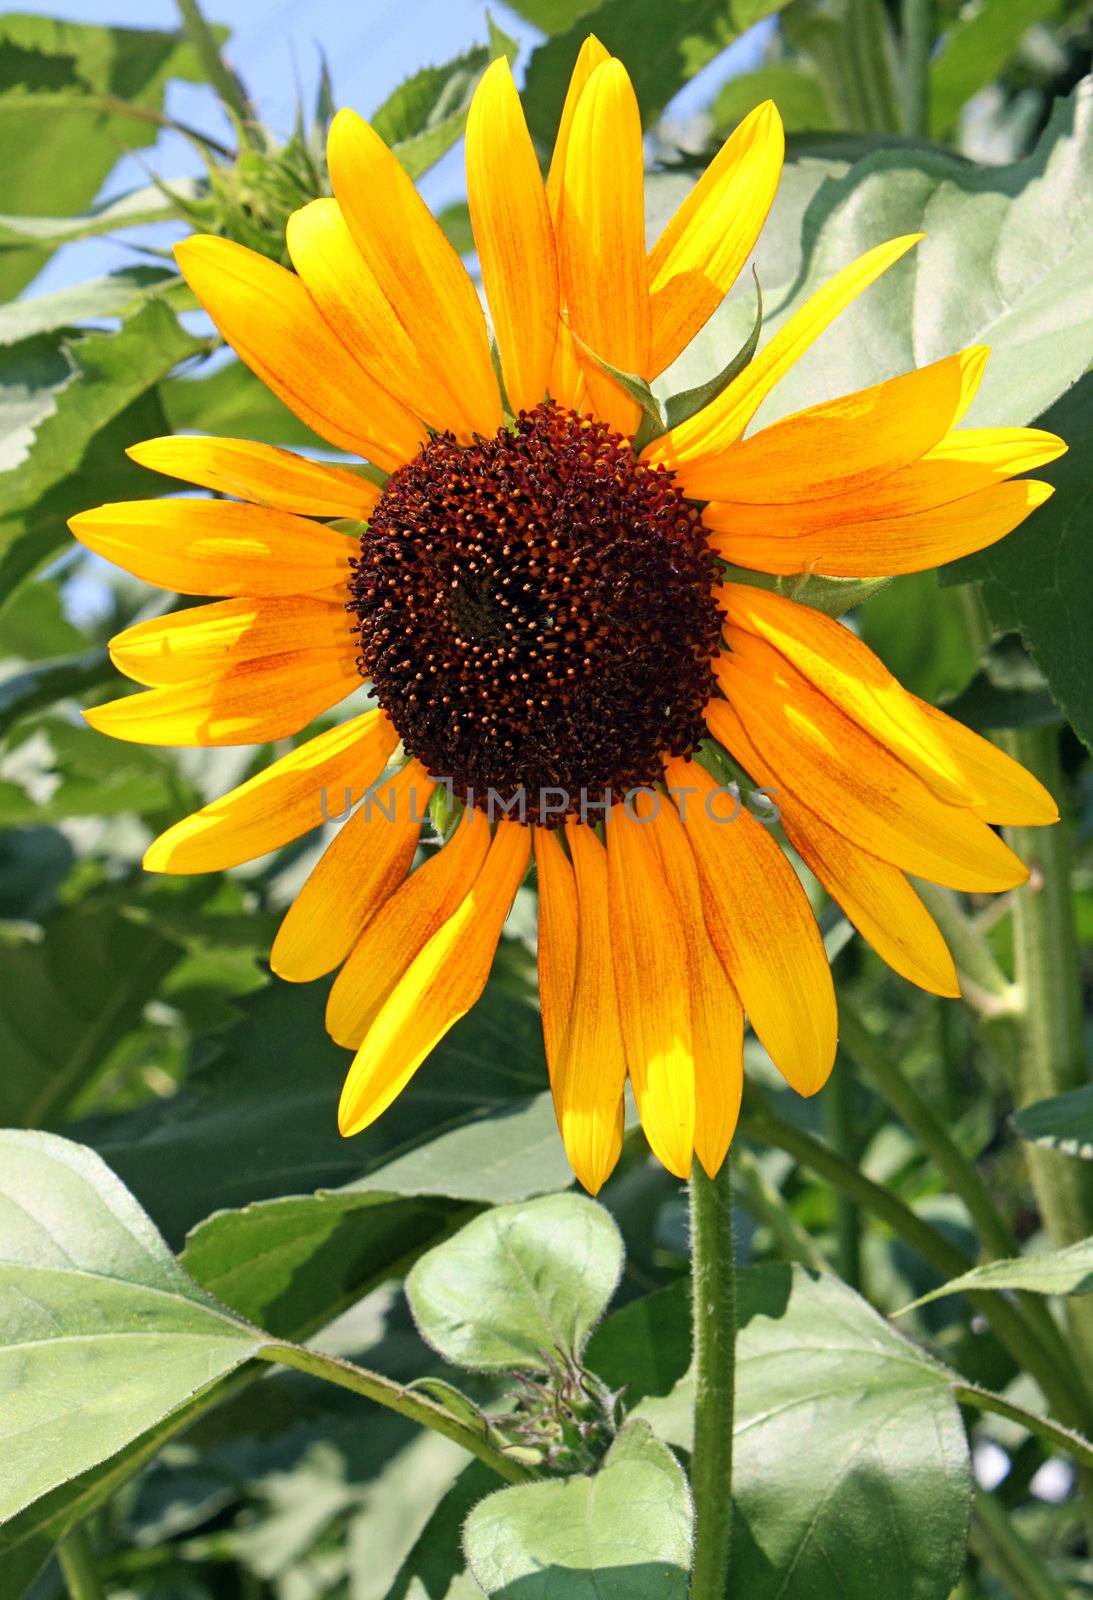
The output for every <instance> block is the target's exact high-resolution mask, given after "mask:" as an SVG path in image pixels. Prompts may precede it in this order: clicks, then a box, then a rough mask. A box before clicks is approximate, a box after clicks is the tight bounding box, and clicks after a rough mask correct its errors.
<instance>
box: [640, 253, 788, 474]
mask: <svg viewBox="0 0 1093 1600" xmlns="http://www.w3.org/2000/svg"><path fill="white" fill-rule="evenodd" d="M751 271H752V277H753V278H754V279H755V322H754V324H753V325H752V330H751V332H750V333H749V334H748V337H747V338H746V339H745V340H744V343H743V344H742V345H741V346H740V348H739V350H738V351H737V352H736V354H735V355H734V356H733V357H732V359H731V361H728V362H726V364H725V366H723V367H722V368H721V371H720V372H718V373H716V374H715V375H714V376H713V377H712V378H708V379H707V380H706V382H705V383H699V384H696V385H695V387H694V388H693V389H684V390H683V391H682V393H680V394H674V395H672V397H671V398H670V399H669V400H666V401H665V403H664V419H665V422H664V425H665V430H668V429H670V428H677V427H678V426H679V424H680V423H681V422H687V421H689V420H690V418H691V417H694V416H697V415H698V413H699V412H700V411H701V410H703V409H704V407H706V406H708V405H709V404H710V403H711V401H713V400H716V399H717V397H718V395H719V394H721V393H722V392H723V391H724V390H725V389H727V388H728V386H729V384H730V383H733V382H734V381H735V380H736V379H737V378H738V377H739V376H740V374H741V373H742V372H743V370H744V368H745V367H746V366H747V365H748V364H749V362H750V361H751V359H752V357H753V356H754V355H755V352H756V350H757V349H758V346H759V335H760V333H761V332H762V331H763V286H762V284H761V283H760V282H759V274H758V272H757V271H756V270H755V268H754V267H752V269H751ZM654 437H655V435H654ZM634 442H635V444H636V443H637V440H635V441H634ZM643 442H644V443H645V444H648V442H649V441H648V440H645V441H643Z"/></svg>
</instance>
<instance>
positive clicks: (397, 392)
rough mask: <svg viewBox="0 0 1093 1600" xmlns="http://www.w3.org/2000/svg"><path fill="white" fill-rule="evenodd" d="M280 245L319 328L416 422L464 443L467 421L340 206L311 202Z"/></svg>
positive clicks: (293, 218) (467, 434)
mask: <svg viewBox="0 0 1093 1600" xmlns="http://www.w3.org/2000/svg"><path fill="white" fill-rule="evenodd" d="M285 238H286V240H287V243H288V250H289V255H290V256H291V257H292V265H293V266H294V267H295V268H296V271H297V272H298V273H299V274H300V277H301V278H302V279H303V281H304V283H305V284H306V286H307V290H308V293H309V294H310V295H311V298H312V299H313V300H314V302H315V304H316V305H317V306H318V308H319V311H320V313H321V315H322V317H323V320H324V321H325V322H326V323H327V324H328V326H329V327H330V329H331V331H332V332H333V333H334V334H335V336H336V337H337V339H338V340H339V341H340V343H342V344H343V345H344V346H345V348H346V349H347V350H351V351H352V352H353V355H354V357H355V359H356V360H357V361H358V362H359V363H360V365H361V366H362V367H364V368H365V369H366V371H368V372H369V373H371V375H372V377H373V378H374V379H375V381H376V382H377V383H379V384H382V386H383V387H384V388H385V389H386V390H387V392H388V393H389V394H392V395H394V397H395V398H396V399H397V400H399V401H401V403H402V404H403V405H404V406H405V407H406V409H407V410H408V411H410V412H412V413H413V415H414V416H415V417H420V418H421V419H422V421H424V422H427V423H429V425H430V426H431V427H433V428H436V429H438V430H441V431H442V430H444V429H445V428H450V429H451V430H452V431H453V432H454V433H456V434H458V435H460V436H461V437H463V438H465V439H469V438H470V436H471V420H470V419H469V417H468V416H467V414H466V412H465V410H464V408H463V406H462V405H461V404H460V402H459V401H458V400H457V399H455V398H454V397H453V396H452V395H450V394H449V393H448V392H447V390H446V389H445V387H444V385H443V384H442V383H441V382H439V380H438V379H437V376H436V374H435V372H434V370H433V366H432V361H431V359H430V358H429V357H428V356H426V355H424V354H423V353H422V351H421V349H420V348H419V346H418V345H417V344H416V343H415V340H414V337H413V332H412V330H410V331H408V330H407V329H406V328H404V327H403V325H402V323H401V322H400V321H399V319H398V317H397V316H396V315H395V312H394V309H393V308H392V306H391V303H390V301H389V300H388V299H387V296H386V295H385V294H384V292H383V290H382V289H381V288H380V286H379V284H378V282H377V281H376V277H375V274H374V273H373V272H372V270H371V268H370V267H369V266H368V264H367V262H366V261H365V259H364V257H363V256H362V255H361V253H360V251H359V250H358V249H357V246H356V244H355V242H354V239H353V235H352V234H351V233H350V231H349V228H348V225H347V224H346V221H345V218H344V216H343V215H342V210H341V207H340V206H339V205H338V202H337V201H336V200H330V199H324V200H313V201H311V203H310V204H309V205H306V206H303V207H302V208H301V209H300V210H299V211H294V212H293V214H292V216H291V217H289V219H288V227H287V229H286V232H285Z"/></svg>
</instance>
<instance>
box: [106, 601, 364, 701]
mask: <svg viewBox="0 0 1093 1600" xmlns="http://www.w3.org/2000/svg"><path fill="white" fill-rule="evenodd" d="M300 646H303V647H304V648H305V649H307V650H318V649H321V650H332V651H341V652H343V653H344V654H345V657H346V660H347V661H350V660H355V658H356V654H357V648H358V647H357V645H356V644H355V642H354V641H353V638H352V635H351V634H350V631H349V621H348V618H347V617H346V614H345V606H344V604H341V605H338V604H336V603H335V602H333V601H330V600H318V599H315V598H313V597H312V596H310V595H292V596H288V597H286V598H283V599H272V600H217V601H214V602H213V604H212V605H208V606H191V607H190V608H189V609H188V610H186V611H175V612H172V613H171V614H170V615H169V616H165V617H151V618H150V619H149V620H148V621H147V622H138V623H135V624H134V626H133V627H131V628H126V629H125V631H124V632H123V633H117V634H115V635H114V637H113V638H112V639H111V641H110V644H109V650H110V658H111V660H112V661H113V663H114V665H115V666H116V667H117V668H118V670H119V671H120V672H124V673H125V675H126V677H127V678H132V679H133V680H134V681H135V682H136V683H143V684H147V685H149V686H150V687H159V686H162V685H164V684H170V683H186V682H189V681H192V680H194V679H201V678H211V677H215V676H216V675H217V674H218V673H222V672H223V671H224V670H225V669H226V668H228V667H234V666H237V665H238V664H239V662H241V661H256V660H258V659H260V658H261V657H263V656H279V655H286V654H289V653H291V652H293V651H298V650H299V648H300Z"/></svg>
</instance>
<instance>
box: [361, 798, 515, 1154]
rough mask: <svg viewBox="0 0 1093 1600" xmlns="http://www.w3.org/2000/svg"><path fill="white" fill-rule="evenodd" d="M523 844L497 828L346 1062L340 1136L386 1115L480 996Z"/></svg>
mask: <svg viewBox="0 0 1093 1600" xmlns="http://www.w3.org/2000/svg"><path fill="white" fill-rule="evenodd" d="M530 840H531V836H530V832H529V830H528V829H527V828H525V827H523V826H521V824H520V823H517V822H500V823H498V825H497V831H496V833H495V834H494V837H493V843H492V844H491V845H490V849H489V854H488V855H487V856H486V859H485V862H484V863H483V866H482V869H481V871H480V872H479V874H478V877H477V878H476V879H475V882H474V887H473V888H472V889H471V891H470V893H469V894H468V895H467V896H466V898H465V899H464V900H463V902H462V904H461V905H460V906H459V909H458V910H457V911H456V912H455V913H454V915H452V916H451V917H449V918H448V920H447V922H445V923H443V924H442V926H441V927H440V928H438V930H437V931H436V933H434V934H433V936H432V938H431V939H430V940H429V942H428V943H427V944H426V945H425V947H424V948H423V949H422V950H421V951H420V952H419V953H418V955H417V956H415V958H414V960H413V961H412V962H411V963H410V966H409V969H408V970H407V972H406V974H405V976H404V977H403V978H402V979H401V980H400V982H399V983H398V984H397V985H396V987H395V988H394V990H393V991H392V993H391V995H390V996H389V998H388V999H387V1001H386V1002H385V1004H384V1005H383V1008H382V1009H381V1011H380V1013H379V1015H378V1017H377V1018H376V1020H375V1022H374V1023H373V1024H372V1027H371V1028H370V1029H369V1031H368V1037H367V1038H366V1039H365V1041H364V1043H363V1044H362V1045H361V1047H360V1049H359V1050H358V1052H357V1054H356V1056H355V1058H354V1060H353V1065H352V1066H351V1067H350V1069H349V1076H348V1077H347V1078H346V1080H345V1086H344V1088H343V1089H342V1097H341V1103H340V1105H339V1106H338V1127H339V1128H340V1129H341V1131H342V1133H343V1134H345V1135H347V1136H348V1135H350V1134H353V1133H359V1132H360V1131H361V1129H362V1128H366V1127H367V1126H368V1124H369V1123H370V1122H374V1121H375V1119H376V1118H377V1117H378V1116H379V1115H380V1113H381V1112H383V1111H386V1109H387V1107H388V1106H389V1105H390V1104H391V1102H392V1100H394V1099H395V1097H396V1095H398V1094H399V1093H400V1092H401V1090H402V1089H403V1088H404V1087H405V1086H406V1084H407V1083H408V1082H409V1080H410V1078H412V1077H413V1075H414V1073H415V1072H416V1071H417V1069H418V1067H419V1066H420V1065H421V1063H422V1062H423V1061H424V1060H425V1057H426V1056H427V1055H428V1054H429V1052H430V1051H431V1050H433V1049H435V1047H436V1046H437V1045H438V1044H439V1043H440V1041H441V1039H443V1037H444V1035H445V1034H446V1033H447V1032H448V1029H449V1028H451V1027H452V1026H453V1024H454V1023H456V1022H458V1021H459V1019H460V1017H462V1016H465V1015H466V1013H467V1012H468V1011H469V1010H470V1009H471V1007H472V1006H473V1005H474V1003H475V1001H476V1000H477V999H478V998H479V996H480V995H481V993H482V991H483V989H484V988H485V987H486V980H487V978H488V977H489V975H490V966H491V965H492V962H493V955H494V951H495V950H496V948H497V941H498V940H499V939H500V937H501V930H502V928H503V927H504V924H505V918H506V917H507V916H508V913H509V907H510V906H511V905H512V901H513V897H514V896H515V894H516V891H517V889H518V888H519V887H520V883H521V881H522V879H523V876H524V873H525V872H526V871H527V864H528V854H529V850H530Z"/></svg>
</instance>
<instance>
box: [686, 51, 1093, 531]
mask: <svg viewBox="0 0 1093 1600" xmlns="http://www.w3.org/2000/svg"><path fill="white" fill-rule="evenodd" d="M1091 163H1093V82H1090V81H1088V80H1087V81H1086V83H1084V84H1083V85H1082V86H1080V87H1079V88H1078V89H1077V90H1076V91H1075V92H1074V94H1072V95H1071V96H1070V98H1069V99H1067V100H1065V101H1061V102H1059V103H1058V105H1057V106H1056V108H1055V112H1054V114H1053V116H1052V119H1051V122H1050V123H1049V125H1048V127H1047V128H1046V129H1045V130H1044V133H1043V134H1042V136H1041V138H1040V141H1039V144H1038V145H1037V147H1036V149H1035V151H1034V152H1033V153H1032V155H1031V156H1030V157H1029V158H1028V160H1027V161H1023V162H1019V163H1017V164H1016V165H1014V166H1009V167H978V166H973V165H972V164H971V163H969V162H966V161H962V160H961V159H960V158H959V157H957V156H954V155H949V154H947V153H946V152H944V151H941V150H937V151H933V152H930V151H925V150H921V149H918V148H915V147H908V148H900V149H887V150H882V151H878V152H876V153H874V154H872V155H868V156H866V157H865V158H864V159H863V160H861V161H859V162H856V163H855V165H854V166H852V167H851V168H850V169H849V170H848V171H846V172H845V174H844V175H843V176H842V177H834V178H830V179H828V180H827V181H825V182H824V183H822V184H821V185H820V186H819V188H818V189H817V190H816V192H815V194H814V195H813V197H812V200H811V202H810V204H809V205H808V208H807V211H806V213H805V220H804V227H803V239H804V260H803V265H802V269H801V271H800V272H799V273H798V274H797V276H796V278H794V279H793V280H792V281H787V278H786V276H785V275H784V274H782V275H780V276H770V275H768V273H767V272H766V270H765V268H764V264H763V261H762V260H760V263H759V270H760V272H762V273H763V282H764V284H766V285H768V288H767V291H766V299H767V303H768V312H767V319H766V325H765V327H766V332H765V335H764V342H766V341H768V340H769V338H770V337H771V336H772V335H773V334H774V333H776V332H777V330H778V329H779V328H781V327H783V326H784V325H785V322H786V319H787V317H788V316H789V315H790V314H791V313H792V312H793V311H794V310H796V309H797V308H798V307H799V306H800V305H801V304H802V302H803V301H804V300H805V299H806V298H807V296H808V295H810V294H812V293H813V292H814V291H815V290H816V289H818V288H820V287H821V286H822V285H823V284H824V283H826V282H827V281H828V280H829V279H830V278H831V277H832V276H833V274H834V273H835V272H836V271H837V270H838V269H840V268H841V267H843V266H845V265H846V264H847V263H848V262H849V261H851V260H853V259H854V258H855V257H856V256H858V255H860V254H862V253H863V252H864V251H866V250H868V249H870V248H872V247H873V246H874V245H877V244H879V243H880V242H882V241H883V240H885V239H890V238H894V237H896V236H897V235H899V234H904V233H912V232H917V231H924V232H925V234H926V237H925V238H924V239H923V240H922V241H921V242H920V243H919V244H918V245H916V246H915V248H914V249H913V250H912V251H911V252H909V254H908V255H907V256H906V257H905V258H904V259H903V260H902V261H900V262H898V263H897V264H896V265H895V266H894V267H892V268H890V269H889V271H888V272H886V273H885V274H884V275H883V277H881V278H880V279H879V280H878V281H877V282H876V283H875V284H873V285H871V287H870V288H869V289H867V290H866V291H865V293H864V294H862V295H861V296H860V297H859V299H858V300H856V301H855V302H854V304H853V305H852V306H850V307H849V308H848V309H847V310H846V311H844V312H843V313H842V314H841V316H840V317H839V318H838V319H837V321H836V322H835V323H834V324H833V326H832V327H831V329H830V330H829V331H828V332H826V333H825V334H824V335H823V336H822V337H821V338H820V339H818V340H817V341H816V343H815V344H814V345H813V346H812V347H811V348H810V349H809V350H808V351H806V352H805V354H804V355H803V356H802V357H801V359H800V361H798V362H797V363H796V365H795V366H794V367H793V368H792V369H791V370H790V372H788V373H787V374H786V376H785V377H784V378H783V379H782V380H781V381H780V382H779V383H778V384H777V385H776V387H775V389H774V391H773V393H772V394H771V395H770V397H769V398H768V400H767V401H766V402H765V404H764V405H763V406H762V408H761V409H760V412H759V415H758V418H757V423H756V425H757V426H764V425H766V424H767V423H769V422H773V421H775V420H777V419H778V418H780V417H784V416H788V415H789V414H790V413H792V412H795V411H799V410H801V409H802V408H803V407H805V406H810V405H815V404H817V403H819V402H820V401H823V400H828V399H830V398H831V397H832V396H833V395H841V394H848V393H850V392H851V391H853V390H856V389H860V388H863V387H866V386H867V385H869V384H872V383H877V382H879V381H881V380H883V379H885V378H890V377H893V376H895V375H896V374H898V373H900V372H906V371H909V370H910V369H912V368H914V367H917V366H922V365H925V364H926V363H927V362H931V361H935V360H939V359H940V358H942V357H944V356H947V355H950V354H952V352H953V351H956V350H960V349H962V348H964V347H965V346H967V345H971V344H976V343H984V344H988V345H990V346H991V347H992V352H993V353H992V355H991V359H990V361H989V363H988V365H987V372H986V377H985V378H984V380H983V385H982V388H981V389H980V392H979V394H978V395H977V397H976V399H975V400H974V401H973V403H972V406H971V408H970V410H969V412H968V416H967V423H968V425H969V426H972V427H976V426H978V427H991V426H1015V425H1018V424H1021V423H1027V422H1031V421H1032V420H1033V419H1034V418H1036V417H1039V416H1040V414H1041V413H1042V412H1043V411H1044V410H1045V409H1046V408H1047V407H1048V406H1049V405H1051V404H1052V402H1053V401H1055V400H1056V399H1057V398H1058V397H1059V396H1060V395H1061V394H1063V393H1064V392H1065V391H1066V390H1067V389H1068V388H1069V387H1070V385H1071V384H1072V383H1073V382H1074V381H1075V379H1077V378H1078V377H1079V376H1080V375H1081V374H1082V373H1083V372H1084V371H1085V369H1086V367H1087V366H1088V365H1089V362H1090V360H1091V358H1093V292H1091V289H1090V282H1089V272H1088V265H1087V263H1088V260H1089V257H1090V254H1091V252H1093V201H1091V198H1090V195H1089V186H1088V183H1087V181H1086V174H1087V173H1088V170H1089V167H1090V164H1091ZM1060 217H1065V218H1066V219H1067V225H1066V227H1065V228H1061V227H1060V226H1059V222H1058V219H1059V218H1060ZM1029 239H1036V240H1037V248H1036V249H1035V250H1030V249H1028V240H1029ZM789 270H790V271H792V270H793V269H792V266H791V267H790V268H789ZM779 283H780V284H781V285H782V287H781V288H780V289H779V288H777V287H771V286H777V285H778V284H779ZM750 320H751V318H750V312H749V311H748V309H747V307H746V306H745V305H744V304H743V301H742V298H741V297H740V296H734V297H733V298H732V299H731V300H730V301H728V302H727V303H726V305H725V306H724V307H723V308H722V309H721V310H720V311H718V312H717V313H716V314H715V315H714V317H713V318H711V320H710V322H709V323H708V324H707V326H706V328H705V329H703V330H702V331H701V332H700V333H699V334H698V335H697V336H696V338H695V339H694V341H693V342H692V344H691V346H690V347H689V349H688V351H687V352H686V355H685V358H684V362H683V367H684V370H683V371H682V373H680V372H673V377H674V378H675V379H676V381H677V382H679V381H682V382H684V383H685V382H687V381H690V374H691V373H692V372H693V373H702V372H709V371H710V370H711V369H712V368H714V367H716V366H717V365H718V364H719V362H720V361H722V360H724V359H725V357H726V356H727V355H728V354H729V353H730V352H731V351H732V350H734V349H735V348H736V347H737V345H738V344H739V342H740V338H741V333H742V331H743V330H744V329H746V328H747V326H749V325H750ZM1032 351H1034V352H1035V354H1034V355H1033V354H1032V353H1031V352H1032ZM1035 521H1036V519H1033V524H1032V525H1033V526H1035Z"/></svg>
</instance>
